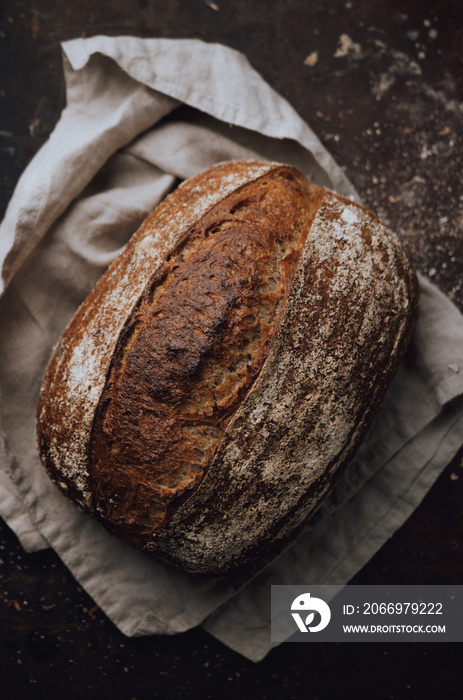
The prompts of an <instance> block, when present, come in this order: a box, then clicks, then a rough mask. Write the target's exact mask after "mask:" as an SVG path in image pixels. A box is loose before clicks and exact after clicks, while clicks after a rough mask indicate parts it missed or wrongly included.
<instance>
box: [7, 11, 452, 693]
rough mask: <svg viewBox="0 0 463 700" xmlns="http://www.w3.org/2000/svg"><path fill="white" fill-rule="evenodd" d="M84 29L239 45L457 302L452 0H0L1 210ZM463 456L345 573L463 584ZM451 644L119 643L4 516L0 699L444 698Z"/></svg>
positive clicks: (365, 579)
mask: <svg viewBox="0 0 463 700" xmlns="http://www.w3.org/2000/svg"><path fill="white" fill-rule="evenodd" d="M95 34H108V35H120V34H133V35H137V36H144V37H172V38H175V37H191V38H193V37H194V38H201V39H204V40H206V41H215V42H221V43H224V44H227V45H229V46H232V47H234V48H236V49H238V50H240V51H242V52H243V53H244V54H246V56H247V57H248V59H249V60H250V62H251V63H252V65H253V66H254V67H255V68H256V69H257V70H258V71H259V72H260V73H261V75H262V76H263V77H264V78H265V79H266V80H267V81H268V82H269V83H270V84H271V85H272V86H273V87H274V88H275V89H276V90H278V91H279V92H280V93H281V94H282V95H283V96H285V97H286V98H287V99H288V100H289V102H290V103H291V104H292V105H293V106H294V107H295V108H296V110H297V111H298V112H299V113H300V114H301V115H302V116H303V117H304V119H305V120H306V121H307V122H308V123H309V124H310V126H311V127H312V128H313V129H314V131H315V132H316V133H317V134H318V135H319V137H320V138H321V140H322V141H323V143H324V144H325V145H326V147H327V148H328V149H329V150H330V152H331V153H332V155H333V156H334V157H335V159H336V160H337V161H338V163H339V164H340V165H341V166H342V167H343V168H344V169H345V171H346V173H347V175H348V176H349V178H350V179H351V180H352V182H353V183H354V185H355V186H356V187H357V189H358V191H359V193H360V195H361V196H362V198H363V200H364V202H365V203H366V204H367V205H368V206H369V207H370V208H371V209H373V210H374V211H376V212H377V213H378V214H379V216H380V217H381V218H382V219H383V220H384V222H385V223H388V224H390V225H391V226H392V227H393V228H394V229H395V230H396V231H397V232H398V233H399V235H400V236H401V237H402V239H403V240H404V242H405V243H406V245H407V246H408V248H409V250H410V252H411V255H412V257H413V259H414V260H415V263H416V265H417V267H418V268H419V269H420V270H421V271H422V272H423V273H424V274H426V275H427V276H429V277H430V278H431V279H432V280H433V281H435V282H436V283H437V284H438V285H439V286H440V287H441V289H442V290H443V291H445V292H446V293H447V294H448V296H449V297H450V298H451V299H453V300H454V302H455V303H456V304H457V305H458V306H459V308H460V309H461V310H463V288H462V272H463V237H462V223H463V215H462V214H463V211H462V210H463V206H462V199H463V190H462V179H461V173H462V171H463V148H462V137H463V125H462V122H463V105H462V81H463V68H462V58H461V54H462V48H463V3H461V1H460V0H324V1H323V0H280V1H278V0H267V1H265V0H260V1H259V0H214V1H212V0H123V1H122V0H112V2H110V1H109V0H100V1H98V0H80V2H79V3H73V4H68V3H63V2H60V1H59V0H2V4H1V6H0V152H1V159H0V183H1V184H0V217H2V216H3V213H4V210H5V208H6V205H7V203H8V200H9V198H10V197H11V194H12V192H13V189H14V187H15V184H16V182H17V180H18V178H19V176H20V174H21V172H22V171H23V170H24V168H25V167H26V165H27V163H28V162H29V160H30V159H31V158H32V156H33V155H34V153H35V152H36V151H37V150H38V149H39V148H40V146H41V145H42V144H43V143H44V141H45V140H46V139H47V137H48V135H49V134H50V132H51V130H52V129H53V127H54V125H55V123H56V122H57V120H58V118H59V114H60V111H61V109H62V108H63V106H64V99H65V98H64V83H63V77H62V70H61V51H60V42H61V41H63V40H66V39H71V38H76V37H80V36H91V35H95ZM462 460H463V452H460V453H459V454H458V455H457V457H456V458H455V459H454V460H453V462H452V463H451V464H450V465H449V466H448V467H447V468H446V469H445V471H444V472H443V474H442V476H441V477H440V478H439V479H438V481H437V483H436V484H435V486H434V487H433V488H432V490H431V491H430V493H429V494H428V496H427V497H426V499H425V500H424V502H423V503H422V505H421V506H420V507H419V508H418V509H417V511H416V512H415V513H414V514H413V516H412V517H411V518H410V519H409V520H408V522H407V523H406V524H405V525H404V526H403V527H402V528H401V529H400V530H399V531H398V532H397V533H396V534H395V535H394V537H392V538H391V539H390V540H389V541H388V542H387V544H386V545H385V546H384V547H383V548H382V549H381V551H380V552H379V553H378V554H377V555H376V556H375V557H374V558H373V559H372V560H371V561H370V562H369V563H368V565H367V566H365V567H364V569H363V570H362V571H361V572H360V573H359V574H358V575H357V576H356V577H355V583H363V584H368V583H390V584H393V583H401V584H407V583H423V584H425V583H459V584H461V583H463V558H462V535H463V523H462V517H461V516H462V513H463V468H462ZM461 652H462V645H461V644H460V645H458V644H428V643H421V644H404V643H402V644H389V645H388V644H381V643H376V644H347V643H346V644H339V645H338V644H314V643H312V644H307V645H306V644H284V645H282V646H281V647H279V648H278V649H275V650H273V651H272V652H271V653H270V654H269V655H268V657H267V658H266V659H265V660H264V661H262V662H261V663H259V664H253V663H251V662H248V661H246V660H245V659H243V658H242V657H240V656H239V655H238V654H236V653H234V652H232V651H230V650H228V649H227V648H225V647H224V646H223V645H222V644H220V643H218V642H216V641H215V640H213V639H212V638H211V637H209V636H208V635H207V634H206V633H205V632H203V631H202V630H199V629H198V630H193V631H191V632H188V633H186V634H183V635H179V636H175V637H150V638H141V639H127V638H125V637H124V636H123V635H122V634H121V633H119V632H118V631H117V629H116V628H115V627H114V626H113V625H112V623H111V622H109V620H108V619H107V618H106V617H105V616H104V615H103V614H102V613H101V611H99V610H98V608H97V607H96V606H95V605H94V603H93V602H92V601H91V600H90V599H89V598H88V596H87V595H86V594H85V592H83V591H82V590H81V589H80V588H79V586H78V585H77V584H76V583H75V581H74V579H73V578H72V577H71V575H70V574H69V573H68V572H67V570H66V569H65V567H64V566H63V564H62V563H61V562H60V560H59V559H58V558H57V557H56V556H55V555H54V554H53V553H52V552H51V551H46V552H41V553H37V554H32V555H31V554H29V555H28V554H25V553H24V552H23V551H22V550H21V547H20V546H19V545H18V542H17V540H16V538H15V536H14V535H13V534H12V532H11V531H10V530H9V528H8V527H7V526H6V525H4V524H1V522H0V697H1V698H8V699H9V698H23V697H24V698H25V697H37V698H42V697H46V698H50V699H52V698H53V699H54V698H63V697H64V698H66V697H67V698H70V699H73V698H100V699H101V700H103V699H104V698H115V699H116V700H118V699H119V698H123V699H125V698H127V699H129V700H130V699H131V698H136V699H137V700H141V699H143V698H196V697H201V698H214V699H215V698H224V699H226V698H230V699H231V698H233V699H234V698H236V697H239V698H242V699H243V700H244V699H247V698H249V699H252V700H254V699H255V698H256V699H260V698H262V699H263V698H269V699H271V698H285V699H286V698H287V699H288V700H290V699H291V698H295V699H297V700H299V699H302V698H304V699H305V698H307V699H309V698H310V699H313V700H316V699H317V698H318V699H320V700H321V699H325V698H340V697H350V696H354V694H355V696H357V697H360V698H364V697H365V698H374V699H375V700H383V699H384V700H386V699H390V698H391V699H392V698H394V699H402V698H404V699H405V698H406V699H412V698H413V699H415V698H416V699H420V700H421V699H422V698H428V697H429V698H436V697H439V698H453V697H461V692H462V690H463V678H462V675H463V674H462V662H461Z"/></svg>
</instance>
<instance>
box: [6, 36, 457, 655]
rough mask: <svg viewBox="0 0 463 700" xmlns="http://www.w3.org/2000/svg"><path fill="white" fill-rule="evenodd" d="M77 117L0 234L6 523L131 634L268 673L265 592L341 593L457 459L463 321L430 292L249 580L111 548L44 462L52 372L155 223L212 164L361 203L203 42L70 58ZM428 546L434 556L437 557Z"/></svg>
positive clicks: (329, 163) (282, 116)
mask: <svg viewBox="0 0 463 700" xmlns="http://www.w3.org/2000/svg"><path fill="white" fill-rule="evenodd" d="M63 65H64V75H65V81H66V108H65V109H64V111H63V113H62V115H61V118H60V121H59V122H58V124H57V126H56V128H55V129H54V131H53V133H52V134H51V136H50V138H49V139H48V141H47V142H46V143H45V145H44V146H43V147H42V149H41V150H40V151H39V152H38V153H37V155H36V156H35V158H34V159H33V160H32V162H31V163H30V165H29V166H28V168H27V169H26V171H25V172H24V174H23V176H22V177H21V179H20V181H19V183H18V185H17V187H16V190H15V193H14V195H13V198H12V200H11V202H10V205H9V207H8V210H7V213H6V216H5V219H4V221H3V223H2V225H1V227H0V265H1V279H2V296H1V298H0V397H1V403H0V421H1V431H2V436H1V441H0V515H2V517H3V518H4V519H5V520H6V522H7V523H8V524H9V525H10V527H11V528H12V529H13V530H14V531H15V532H16V534H17V535H18V537H19V539H20V541H21V543H22V545H23V547H24V548H25V549H26V550H27V551H36V550H38V549H41V548H44V547H47V546H51V547H53V548H54V550H55V551H56V552H57V553H58V555H59V556H60V557H61V559H62V560H63V562H64V563H65V564H66V565H67V566H68V567H69V569H70V570H71V572H72V573H73V575H74V576H75V578H76V579H77V580H78V581H79V583H80V584H81V585H82V586H83V587H84V588H85V589H86V590H87V591H88V593H89V594H90V595H91V596H92V597H93V599H94V600H95V602H96V603H97V604H98V605H99V606H100V607H101V608H102V609H103V611H104V612H105V613H106V614H107V615H108V616H109V617H110V619H111V620H112V621H113V622H114V624H116V625H117V626H118V627H119V629H120V630H122V632H124V633H125V634H127V635H147V634H175V633H178V632H182V631H184V630H187V629H190V628H191V627H194V626H196V625H200V624H202V625H203V627H204V628H205V629H206V630H208V631H209V632H210V633H211V634H212V635H214V636H215V637H217V638H218V639H220V640H221V641H223V642H224V643H225V644H227V645H229V646H230V647H232V648H233V649H235V650H236V651H238V652H239V653H241V654H243V655H245V656H247V657H248V658H250V659H253V660H254V661H257V660H259V659H261V658H263V657H264V656H265V654H266V653H267V652H268V651H269V649H270V648H271V646H272V644H271V642H270V629H269V626H270V620H269V600H270V585H271V584H282V583H292V584H310V583H336V584H343V583H346V582H347V581H348V580H349V579H350V578H351V577H352V576H353V575H354V574H355V573H356V572H357V571H358V570H359V569H360V568H361V567H362V566H363V565H364V564H365V563H366V562H367V561H368V559H369V558H370V557H371V556H372V555H373V554H374V553H375V552H376V551H377V550H378V549H379V548H380V547H381V546H382V544H383V543H384V542H385V541H386V539H387V538H388V537H389V536H391V535H392V534H393V532H394V531H395V530H396V529H397V528H398V527H400V525H401V524H402V523H403V522H404V521H405V519H406V518H407V517H408V516H409V515H410V514H411V513H412V512H413V510H414V508H415V507H416V506H417V505H418V504H419V503H420V501H421V500H422V498H423V496H424V495H425V493H426V492H427V490H428V489H429V488H430V486H431V485H432V483H433V482H434V481H435V479H436V478H437V476H438V475H439V473H440V472H441V471H442V469H443V468H444V467H445V465H446V464H447V463H448V462H449V461H450V459H451V458H452V457H453V455H454V454H455V453H456V451H457V450H458V448H459V447H460V445H461V444H462V443H463V372H460V368H462V367H463V319H462V317H461V315H460V313H459V312H458V310H457V309H456V308H455V307H454V306H453V304H452V303H451V302H450V301H449V300H448V299H447V298H446V297H445V296H444V295H443V294H442V293H441V292H439V291H438V290H437V289H436V288H435V287H433V286H432V285H431V284H430V283H429V282H428V281H426V280H425V279H424V278H421V277H420V287H421V314H420V320H419V323H418V326H417V329H416V332H415V335H414V338H413V341H412V344H411V347H410V348H409V351H408V353H407V355H406V358H405V360H404V362H403V363H402V365H401V367H400V369H399V372H398V374H397V376H396V378H395V380H394V383H393V385H392V386H391V388H390V390H389V392H388V394H387V397H386V400H385V402H384V404H383V407H382V409H381V412H380V414H379V415H378V417H377V419H376V421H375V424H374V426H373V427H372V429H371V430H370V431H369V434H368V436H367V438H366V440H365V442H364V444H363V445H362V447H361V449H360V451H359V453H358V455H357V457H356V459H355V462H354V464H353V465H352V466H351V467H350V468H349V469H348V470H347V472H346V473H345V475H344V476H343V478H342V480H341V481H340V482H339V484H338V485H337V487H336V489H335V491H334V492H333V494H332V495H331V497H330V498H329V499H328V500H327V501H326V502H325V503H324V505H323V506H322V508H321V509H320V510H319V511H318V513H317V514H316V516H315V517H314V518H313V519H312V521H311V522H310V523H309V525H308V526H307V527H306V528H305V530H304V532H303V533H302V534H301V535H300V536H299V537H298V539H297V540H296V541H295V542H294V543H293V544H292V545H291V546H290V547H289V548H288V549H287V550H286V551H285V552H283V553H282V554H281V555H280V556H279V557H278V558H276V559H275V560H274V561H273V562H271V563H269V564H268V565H267V566H266V567H264V568H263V570H262V571H261V572H259V573H258V574H257V575H255V576H254V577H253V578H252V579H250V580H247V578H246V575H241V576H235V577H230V578H221V579H214V578H208V577H204V576H200V577H193V576H190V575H187V574H184V573H181V572H179V571H176V570H174V569H172V568H171V567H169V566H167V565H165V564H163V563H162V562H159V561H155V560H151V559H148V558H147V557H146V556H145V555H142V554H139V553H137V552H135V551H134V550H133V549H132V548H131V547H129V546H127V545H125V544H124V543H122V542H119V541H118V540H116V539H115V538H113V537H112V536H111V535H109V534H108V533H106V532H105V531H104V530H103V529H102V528H101V527H100V526H99V525H98V524H96V523H95V522H93V520H92V519H91V518H89V517H87V516H85V515H83V514H82V513H81V512H80V511H79V510H78V509H76V508H75V507H74V506H73V505H72V504H71V503H69V502H68V501H67V499H66V498H65V497H64V496H62V495H61V493H59V492H58V490H57V489H56V488H55V486H54V485H53V484H52V483H51V481H50V480H49V479H48V476H47V475H46V473H45V472H44V470H43V468H42V467H41V464H40V461H39V458H38V456H37V452H36V447H35V430H34V423H35V405H36V402H37V396H38V391H39V388H40V383H41V378H42V375H43V371H44V368H45V366H46V363H47V361H48V359H49V357H50V354H51V351H52V347H53V345H54V344H55V343H56V341H57V339H58V338H59V336H60V334H61V333H62V331H63V330H64V328H65V326H66V324H67V323H68V321H69V320H70V318H71V317H72V315H73V314H74V312H75V310H76V308H77V306H78V305H79V304H80V302H81V301H82V300H83V299H84V298H85V296H86V295H87V294H88V292H89V291H90V290H91V288H92V287H93V286H94V284H95V283H96V281H97V279H98V278H99V276H100V275H101V273H102V272H103V271H104V270H105V268H106V267H107V266H108V264H109V263H110V262H111V261H112V260H113V259H114V257H115V256H116V255H117V254H118V253H119V252H120V250H121V249H122V247H123V245H124V244H125V242H126V241H127V240H128V238H129V237H130V235H131V234H132V233H133V231H134V230H136V228H137V227H138V225H139V224H140V223H141V221H142V220H143V218H144V217H145V216H146V214H147V213H148V212H149V211H150V210H151V209H152V208H153V207H154V206H155V205H156V204H157V203H158V202H159V201H160V200H161V199H162V198H163V197H164V196H165V195H166V194H167V193H168V192H169V191H170V190H171V189H172V188H173V187H174V186H175V185H176V184H177V183H178V182H179V181H180V180H182V179H184V178H186V177H190V176H192V175H194V174H195V173H197V172H199V171H201V170H203V169H204V168H206V167H208V166H210V165H212V164H213V163H216V162H219V161H222V160H229V159H249V158H260V159H268V160H277V161H281V162H285V163H290V164H292V165H295V166H296V167H298V168H299V169H300V170H301V171H302V172H304V174H305V175H306V176H307V177H309V178H310V179H311V180H313V181H314V182H315V183H316V184H318V185H323V186H327V187H329V188H331V189H334V190H337V191H338V192H340V193H341V194H344V195H345V196H348V197H351V198H352V199H357V200H358V196H357V194H356V192H355V190H354V188H353V187H352V185H351V184H350V183H349V181H348V180H347V178H346V177H345V175H344V173H343V172H342V170H341V169H340V168H339V167H338V166H337V165H336V163H335V162H334V161H333V159H332V158H331V156H330V155H329V154H328V153H327V152H326V150H325V149H324V148H323V146H322V145H321V143H320V142H319V140H318V139H317V138H316V136H315V135H314V134H313V132H312V131H311V130H310V128H309V127H308V126H307V124H305V123H304V122H303V121H302V120H301V119H300V117H299V116H298V115H297V114H296V113H295V111H294V110H293V109H292V107H291V106H290V105H289V104H288V103H287V102H286V101H285V100H284V99H283V98H282V97H280V96H279V95H278V94H277V93H276V92H275V91H273V90H272V88H271V87H270V86H269V85H267V84H266V83H265V82H264V81H263V79H262V78H261V77H260V76H259V75H258V74H257V73H256V72H255V71H254V70H253V69H252V67H251V66H250V65H249V63H248V62H247V60H246V59H245V57H244V56H242V55H241V54H239V53H237V52H236V51H233V50H231V49H229V48H227V47H224V46H221V45H219V44H206V43H204V42H201V41H197V40H170V39H137V38H134V37H116V38H109V37H103V36H100V37H93V38H91V39H77V40H74V41H70V42H66V43H64V44H63ZM431 546H432V545H431Z"/></svg>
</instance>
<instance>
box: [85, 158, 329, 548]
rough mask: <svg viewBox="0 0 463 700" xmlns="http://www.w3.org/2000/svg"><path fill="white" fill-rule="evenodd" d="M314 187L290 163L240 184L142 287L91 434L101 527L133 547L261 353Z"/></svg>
mask: <svg viewBox="0 0 463 700" xmlns="http://www.w3.org/2000/svg"><path fill="white" fill-rule="evenodd" d="M319 197H320V195H319V190H318V189H317V188H311V187H310V186H309V185H308V184H307V183H306V182H303V181H301V180H299V179H298V178H296V176H295V174H294V173H293V172H291V171H290V170H289V169H277V170H275V171H274V172H272V173H271V174H270V175H266V176H263V177H261V178H260V179H259V180H257V181H255V182H253V183H251V184H250V185H247V186H244V187H242V188H239V189H238V190H237V191H235V192H234V193H233V194H231V195H229V196H228V197H227V198H226V199H224V200H223V201H222V202H220V203H219V204H217V205H216V206H215V207H213V208H212V209H211V210H210V211H209V212H208V213H207V214H206V215H205V216H204V217H202V218H201V219H200V220H199V221H198V222H196V223H195V224H194V225H193V226H192V227H191V228H190V229H189V230H188V231H187V232H186V233H185V234H184V236H182V238H181V240H180V241H179V242H178V244H177V246H176V248H175V250H173V251H172V252H171V254H170V255H169V257H168V259H167V261H166V263H165V264H164V265H163V266H162V268H161V269H160V270H159V271H158V273H157V274H156V275H155V276H154V277H153V279H152V280H151V281H150V283H149V284H148V285H147V287H146V289H145V291H144V293H143V296H142V297H141V299H140V301H139V303H138V304H137V306H136V308H135V309H134V311H133V313H132V315H131V317H130V319H129V320H128V322H127V324H126V326H125V328H124V330H123V333H122V335H121V337H120V340H119V343H118V346H117V348H116V352H115V354H114V357H113V359H112V363H111V370H110V373H109V375H108V378H107V382H106V385H105V388H104V391H103V393H102V396H101V399H100V402H99V405H98V408H97V411H96V416H95V421H94V424H93V430H92V436H91V441H90V464H89V472H90V477H91V480H92V484H93V493H94V498H95V508H96V510H97V511H98V512H99V514H100V516H101V518H102V519H103V522H104V524H105V526H106V527H107V528H108V529H109V530H110V531H112V532H114V533H115V534H118V535H119V536H121V537H123V538H125V539H130V541H131V542H132V543H136V544H137V546H139V547H141V546H143V545H144V544H145V542H146V541H147V540H149V539H150V538H151V537H152V534H153V532H154V531H156V530H158V529H159V528H161V527H162V525H163V524H164V523H165V522H166V520H167V519H168V518H169V517H170V516H171V515H172V513H173V512H175V511H176V510H177V509H178V508H179V506H180V505H181V504H182V502H184V500H185V498H186V497H188V495H190V494H191V492H192V490H193V489H194V488H195V487H196V486H197V485H198V484H199V483H200V481H201V479H202V478H203V475H204V473H205V472H206V470H207V465H208V463H209V462H210V460H211V458H212V456H213V454H214V452H215V450H216V447H217V445H218V444H219V442H220V438H221V435H222V434H223V431H224V429H225V427H226V425H227V423H228V421H229V420H230V417H231V416H232V415H233V413H234V412H235V411H236V410H237V408H238V406H239V405H240V403H241V402H242V400H243V397H244V396H245V395H246V393H247V392H248V391H249V389H250V387H251V386H252V384H253V382H254V381H255V379H256V377H257V376H258V374H259V372H260V369H261V367H262V364H263V362H264V360H265V358H266V356H267V354H268V350H269V347H270V344H271V342H272V339H273V337H274V334H275V331H276V328H277V325H278V320H279V317H280V309H281V308H282V306H283V305H284V301H285V299H286V297H287V294H288V291H289V289H290V286H291V280H292V277H293V274H294V271H295V268H296V265H297V262H298V260H299V257H300V253H301V250H302V248H303V245H304V241H305V236H306V233H307V230H308V226H309V223H310V220H311V218H312V217H313V216H314V214H315V211H316V208H317V206H318V200H319ZM294 212H298V213H299V215H298V216H295V215H294Z"/></svg>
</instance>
